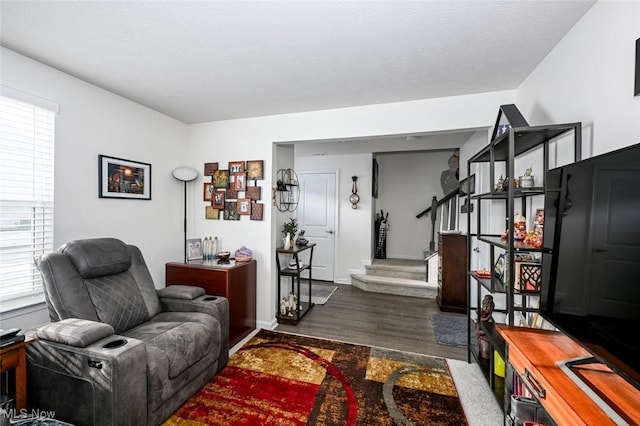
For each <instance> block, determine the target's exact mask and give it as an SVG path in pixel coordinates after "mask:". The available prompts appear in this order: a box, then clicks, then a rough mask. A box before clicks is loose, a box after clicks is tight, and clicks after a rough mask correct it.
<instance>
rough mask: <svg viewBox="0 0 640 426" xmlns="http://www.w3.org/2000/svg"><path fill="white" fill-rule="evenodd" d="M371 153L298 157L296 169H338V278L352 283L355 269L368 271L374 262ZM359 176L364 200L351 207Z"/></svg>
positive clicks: (335, 266)
mask: <svg viewBox="0 0 640 426" xmlns="http://www.w3.org/2000/svg"><path fill="white" fill-rule="evenodd" d="M371 161H372V156H371V154H363V155H340V156H332V155H327V156H318V157H296V160H295V169H296V171H300V172H302V171H318V170H323V171H334V170H337V171H338V179H339V182H338V188H337V191H336V192H337V197H338V203H337V204H336V207H337V210H338V223H337V226H336V230H337V231H338V232H337V233H336V243H335V247H336V253H335V259H336V263H335V265H334V277H335V279H334V281H335V282H337V283H342V284H351V274H352V273H360V274H362V273H364V266H365V265H366V264H369V263H371V250H370V247H371V235H372V226H373V225H372V220H371V205H372V197H371ZM354 175H355V176H358V182H357V188H358V195H359V196H360V202H359V203H358V208H357V209H352V208H351V203H350V202H349V196H350V195H351V187H352V185H353V180H352V179H351V176H354Z"/></svg>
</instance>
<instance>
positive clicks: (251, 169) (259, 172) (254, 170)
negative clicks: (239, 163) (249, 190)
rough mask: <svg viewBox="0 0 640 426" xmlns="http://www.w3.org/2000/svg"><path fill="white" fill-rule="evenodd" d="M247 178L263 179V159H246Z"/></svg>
mask: <svg viewBox="0 0 640 426" xmlns="http://www.w3.org/2000/svg"><path fill="white" fill-rule="evenodd" d="M247 179H250V180H258V179H264V161H263V160H248V161H247Z"/></svg>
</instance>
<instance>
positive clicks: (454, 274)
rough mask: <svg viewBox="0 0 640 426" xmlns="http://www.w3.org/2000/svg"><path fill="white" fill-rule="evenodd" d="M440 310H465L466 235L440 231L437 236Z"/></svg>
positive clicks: (438, 299) (462, 311)
mask: <svg viewBox="0 0 640 426" xmlns="http://www.w3.org/2000/svg"><path fill="white" fill-rule="evenodd" d="M436 301H437V302H438V306H439V307H440V310H441V311H445V312H457V313H460V314H464V313H466V312H467V236H466V235H464V234H448V233H444V232H441V233H440V235H439V237H438V294H437V296H436Z"/></svg>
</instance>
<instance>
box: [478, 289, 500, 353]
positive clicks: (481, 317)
mask: <svg viewBox="0 0 640 426" xmlns="http://www.w3.org/2000/svg"><path fill="white" fill-rule="evenodd" d="M495 307H496V305H495V303H494V301H493V296H491V295H490V294H487V295H486V296H484V299H482V307H481V309H478V310H477V311H476V313H477V314H478V320H477V321H476V328H475V333H476V336H478V351H479V353H480V357H481V358H484V359H489V356H490V355H491V349H490V347H489V340H487V336H486V334H485V332H484V330H483V329H482V327H481V325H480V324H481V323H482V324H487V323H490V322H494V321H493V309H494V308H495Z"/></svg>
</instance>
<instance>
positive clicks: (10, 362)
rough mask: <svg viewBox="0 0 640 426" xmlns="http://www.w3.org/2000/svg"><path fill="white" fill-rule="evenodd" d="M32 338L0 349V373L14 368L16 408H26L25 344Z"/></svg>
mask: <svg viewBox="0 0 640 426" xmlns="http://www.w3.org/2000/svg"><path fill="white" fill-rule="evenodd" d="M32 340H33V339H30V338H27V339H25V340H24V341H22V342H18V343H14V344H13V345H8V346H5V347H4V348H2V349H0V374H4V373H6V372H9V371H10V370H14V373H15V376H14V377H15V382H14V384H13V385H14V388H15V395H16V410H18V411H19V410H23V409H26V408H27V345H28V344H29V343H30V342H31V341H32Z"/></svg>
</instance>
